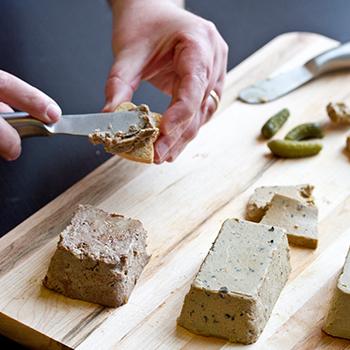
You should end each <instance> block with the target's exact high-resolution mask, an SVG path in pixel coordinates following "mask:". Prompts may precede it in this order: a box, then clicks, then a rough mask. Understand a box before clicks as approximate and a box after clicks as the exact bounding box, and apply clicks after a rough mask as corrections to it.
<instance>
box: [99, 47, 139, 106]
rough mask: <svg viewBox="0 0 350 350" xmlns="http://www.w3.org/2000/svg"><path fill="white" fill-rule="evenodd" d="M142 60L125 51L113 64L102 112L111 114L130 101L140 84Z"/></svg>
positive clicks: (133, 53)
mask: <svg viewBox="0 0 350 350" xmlns="http://www.w3.org/2000/svg"><path fill="white" fill-rule="evenodd" d="M143 66H144V58H143V56H142V55H141V54H140V55H139V56H138V55H137V53H135V52H132V51H131V52H129V50H127V49H125V50H124V52H122V53H121V54H120V55H119V57H118V59H117V60H116V61H115V62H114V64H113V66H112V68H111V70H110V73H109V77H108V79H107V82H106V87H105V95H106V103H105V106H104V107H103V111H104V112H113V111H114V110H115V109H116V107H117V106H118V105H119V104H121V103H122V102H125V101H131V100H132V96H133V94H134V92H135V90H136V89H137V87H138V86H139V84H140V81H141V72H142V68H143Z"/></svg>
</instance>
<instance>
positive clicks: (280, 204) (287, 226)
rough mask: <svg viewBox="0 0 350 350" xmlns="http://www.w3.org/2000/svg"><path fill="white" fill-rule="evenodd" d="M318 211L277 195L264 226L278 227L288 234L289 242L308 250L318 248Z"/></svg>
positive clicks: (310, 206) (297, 201)
mask: <svg viewBox="0 0 350 350" xmlns="http://www.w3.org/2000/svg"><path fill="white" fill-rule="evenodd" d="M317 221H318V209H317V207H316V206H315V205H308V204H304V203H302V202H300V201H299V200H297V199H294V198H290V197H287V196H282V195H280V194H275V195H274V197H273V198H272V201H271V203H270V205H269V209H268V210H267V212H266V214H265V215H264V217H263V219H262V220H261V223H262V224H266V225H276V226H279V227H281V228H283V229H284V230H285V231H286V232H287V236H288V241H289V243H291V244H294V245H300V246H303V247H306V248H313V249H315V248H317V242H318V229H317Z"/></svg>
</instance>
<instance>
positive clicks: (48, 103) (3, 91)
mask: <svg viewBox="0 0 350 350" xmlns="http://www.w3.org/2000/svg"><path fill="white" fill-rule="evenodd" d="M0 100H1V101H3V102H4V103H6V104H8V105H10V106H12V107H15V108H17V109H19V110H22V111H25V112H27V113H29V114H30V115H31V116H33V117H35V118H37V119H40V120H41V121H43V122H44V123H53V122H56V121H57V120H58V119H59V117H60V116H61V114H62V111H61V109H60V107H59V106H58V105H57V103H56V102H55V101H54V100H52V99H51V98H50V97H49V96H47V95H46V94H44V93H43V92H41V91H40V90H38V89H36V88H35V87H33V86H31V85H29V84H27V83H26V82H24V81H23V80H21V79H19V78H17V77H15V76H13V75H11V74H9V73H7V72H4V71H2V70H0Z"/></svg>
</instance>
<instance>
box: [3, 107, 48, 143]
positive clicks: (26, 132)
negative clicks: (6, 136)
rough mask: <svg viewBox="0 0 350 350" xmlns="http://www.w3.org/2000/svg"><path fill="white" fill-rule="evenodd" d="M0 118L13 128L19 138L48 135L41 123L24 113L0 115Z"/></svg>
mask: <svg viewBox="0 0 350 350" xmlns="http://www.w3.org/2000/svg"><path fill="white" fill-rule="evenodd" d="M0 118H4V119H5V120H6V121H7V122H8V123H9V124H10V125H11V126H12V127H14V128H15V129H16V130H17V132H18V133H19V136H21V137H29V136H49V135H50V132H49V131H48V130H47V129H46V125H45V124H44V123H43V122H41V121H40V120H38V119H35V118H33V117H31V116H30V115H29V114H28V113H26V112H11V113H0Z"/></svg>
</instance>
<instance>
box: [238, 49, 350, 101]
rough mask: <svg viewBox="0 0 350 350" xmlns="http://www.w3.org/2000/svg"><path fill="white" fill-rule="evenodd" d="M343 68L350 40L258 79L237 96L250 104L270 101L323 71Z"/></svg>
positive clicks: (349, 62)
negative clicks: (279, 72)
mask: <svg viewBox="0 0 350 350" xmlns="http://www.w3.org/2000/svg"><path fill="white" fill-rule="evenodd" d="M345 68H350V42H348V43H346V44H343V45H340V46H337V47H336V48H333V49H330V50H328V51H325V52H323V53H321V54H320V55H318V56H316V57H314V58H313V59H311V60H309V61H308V62H306V63H305V64H304V65H302V66H299V67H296V68H294V69H291V70H289V71H287V72H284V73H281V74H278V75H275V76H272V77H270V78H267V79H264V80H261V81H258V82H257V83H255V84H254V85H251V86H248V87H247V88H245V89H243V90H242V91H241V92H240V93H239V96H238V97H239V99H240V100H241V101H243V102H246V103H251V104H258V103H265V102H270V101H273V100H275V99H277V98H279V97H281V96H284V95H286V94H287V93H289V92H291V91H293V90H295V89H296V88H298V87H300V86H302V85H304V84H305V83H307V82H309V81H310V80H313V79H315V78H317V77H318V76H320V75H322V74H324V73H328V72H332V71H336V70H340V69H345Z"/></svg>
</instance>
